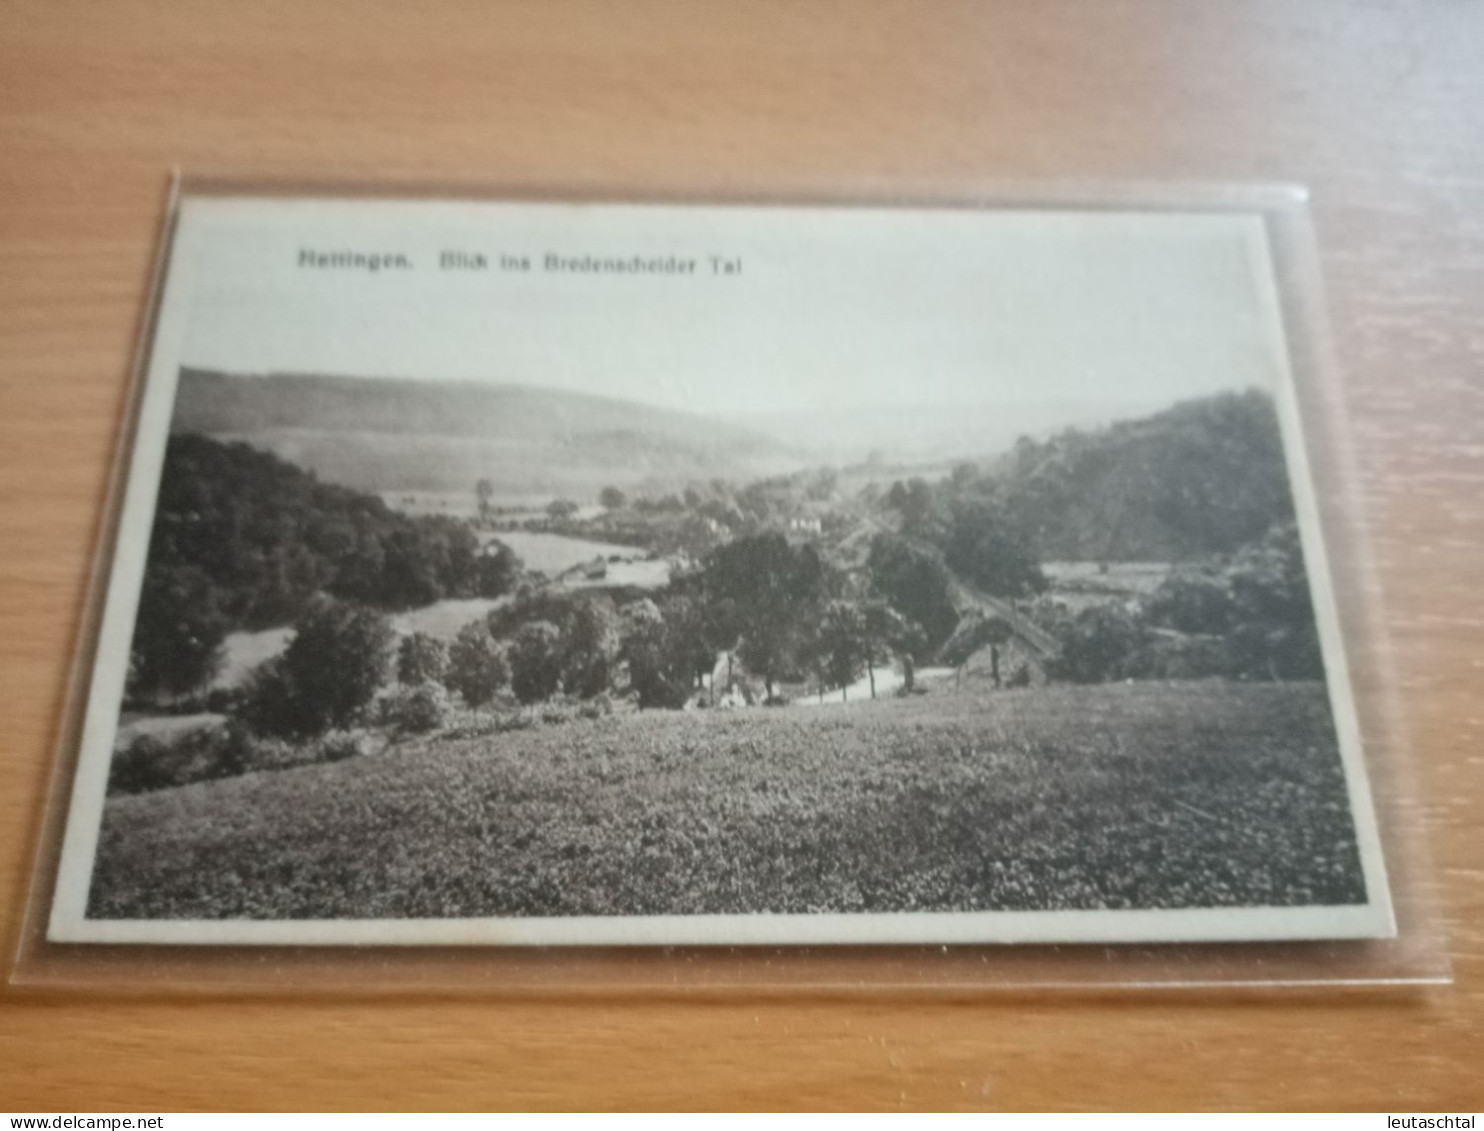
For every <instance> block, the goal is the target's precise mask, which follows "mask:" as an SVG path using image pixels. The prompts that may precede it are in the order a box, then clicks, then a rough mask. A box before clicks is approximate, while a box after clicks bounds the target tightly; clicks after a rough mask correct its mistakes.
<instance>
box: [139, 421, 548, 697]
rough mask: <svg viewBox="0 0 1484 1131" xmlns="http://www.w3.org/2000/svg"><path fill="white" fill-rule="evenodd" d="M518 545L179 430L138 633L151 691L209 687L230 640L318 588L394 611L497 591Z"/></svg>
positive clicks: (514, 566)
mask: <svg viewBox="0 0 1484 1131" xmlns="http://www.w3.org/2000/svg"><path fill="white" fill-rule="evenodd" d="M518 568H519V567H518V563H516V562H514V561H513V559H512V558H511V557H510V556H509V555H508V553H507V554H500V553H498V552H497V553H494V554H481V553H480V552H479V544H478V540H477V539H476V538H475V536H474V534H473V532H472V531H471V530H470V529H469V527H468V526H467V524H465V523H462V522H457V521H454V520H452V519H446V518H411V517H408V516H407V515H403V514H399V513H397V512H395V511H393V510H391V509H390V508H388V507H387V506H386V505H385V504H384V503H382V502H381V500H380V499H377V498H375V497H374V496H370V495H365V494H362V493H360V492H358V491H352V490H349V489H347V488H344V487H337V486H334V485H332V484H327V483H321V482H320V481H319V480H318V479H317V478H315V476H314V475H313V474H311V473H309V472H305V471H302V470H301V469H299V468H297V467H295V466H293V465H292V464H289V463H285V462H284V461H283V460H281V459H278V458H277V457H275V456H273V455H270V454H268V453H267V452H260V451H256V450H254V449H253V448H251V447H249V446H247V445H246V444H223V443H219V442H218V441H215V440H212V439H208V438H207V437H204V436H191V435H186V436H180V435H178V436H173V437H171V439H170V442H169V445H168V447H167V448H166V452H165V466H164V472H163V474H162V476H161V480H160V494H159V502H158V507H157V510H156V513H155V523H154V529H153V532H152V534H151V538H150V550H149V565H148V568H147V570H146V574H145V581H144V587H143V590H142V593H141V598H140V610H139V619H138V625H137V628H136V631H135V638H134V661H133V662H134V673H133V682H134V685H135V687H136V689H138V690H141V691H167V692H180V691H185V690H188V689H191V688H194V687H196V686H197V685H199V684H200V683H201V682H202V680H203V677H204V675H205V674H208V673H204V672H203V671H202V666H203V664H205V663H207V662H208V661H209V657H210V656H211V654H213V653H214V652H215V651H216V648H217V646H218V645H219V644H220V642H221V639H222V636H223V635H224V634H225V633H226V632H228V631H231V630H233V629H237V628H257V627H263V626H266V625H273V624H282V623H284V622H286V621H290V620H293V619H294V618H295V617H296V616H298V615H299V614H300V613H301V612H302V611H303V610H304V608H305V606H306V604H307V602H308V601H309V599H310V598H311V597H312V596H313V595H314V594H315V593H317V592H321V591H323V592H328V593H331V594H334V595H335V596H337V597H341V598H343V599H346V600H350V601H355V602H357V603H359V604H365V605H371V606H375V607H380V608H387V609H399V608H409V607H413V606H418V605H425V604H428V603H430V602H432V601H437V600H439V599H441V598H443V597H449V596H452V597H463V596H475V595H495V594H497V593H500V592H503V591H504V589H506V588H508V587H509V585H511V584H512V583H513V581H514V577H515V575H516V572H517V571H518Z"/></svg>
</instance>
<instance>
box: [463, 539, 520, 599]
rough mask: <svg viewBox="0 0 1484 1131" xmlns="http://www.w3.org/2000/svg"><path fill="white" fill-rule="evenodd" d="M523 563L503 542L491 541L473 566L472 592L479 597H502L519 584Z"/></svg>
mask: <svg viewBox="0 0 1484 1131" xmlns="http://www.w3.org/2000/svg"><path fill="white" fill-rule="evenodd" d="M524 569H525V563H524V562H522V561H521V560H520V556H519V555H518V554H516V552H515V551H514V550H512V549H511V548H510V547H509V546H507V545H506V544H505V543H504V542H501V541H500V540H499V539H498V538H496V539H492V540H491V541H490V542H489V543H487V544H486V545H485V547H484V549H483V550H482V551H481V552H480V554H479V557H478V558H477V559H476V561H475V566H474V576H475V580H474V592H475V595H476V596H480V597H503V596H505V594H507V593H509V592H511V591H512V590H513V589H514V588H515V587H516V585H517V584H518V583H519V582H520V575H521V573H522V571H524Z"/></svg>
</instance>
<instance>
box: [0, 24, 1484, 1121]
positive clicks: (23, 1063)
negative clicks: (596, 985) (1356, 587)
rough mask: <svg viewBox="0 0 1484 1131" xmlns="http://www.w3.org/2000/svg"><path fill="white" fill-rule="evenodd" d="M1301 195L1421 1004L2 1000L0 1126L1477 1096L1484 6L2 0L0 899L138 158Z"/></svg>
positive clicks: (54, 692)
mask: <svg viewBox="0 0 1484 1131" xmlns="http://www.w3.org/2000/svg"><path fill="white" fill-rule="evenodd" d="M177 164H178V165H180V166H183V167H185V168H187V169H198V170H215V171H237V172H247V173H280V174H310V175H317V176H324V175H327V174H342V175H351V176H359V175H367V176H377V175H385V176H394V177H399V178H415V179H429V178H450V179H455V180H461V181H471V182H472V181H493V182H500V183H504V184H508V185H517V186H522V185H523V186H540V185H559V186H572V185H575V186H584V185H596V186H605V187H608V188H614V189H624V188H630V189H653V188H655V187H662V188H670V189H680V190H685V189H703V190H704V189H713V190H726V191H755V190H763V191H784V192H787V191H789V190H795V191H828V190H832V189H836V188H839V187H841V186H845V187H873V186H874V187H881V188H887V189H890V188H911V187H912V186H922V185H929V184H943V183H948V184H952V185H958V186H960V187H965V188H968V187H972V186H973V185H974V184H976V183H980V182H982V181H988V180H993V179H1000V178H1007V177H1008V178H1016V179H1020V178H1065V177H1102V178H1108V177H1111V178H1135V179H1153V180H1163V179H1167V178H1175V179H1181V180H1198V181H1200V180H1251V179H1259V180H1289V181H1301V182H1305V183H1307V184H1309V185H1310V186H1311V187H1312V189H1313V191H1314V199H1315V213H1316V221H1317V226H1318V233H1319V239H1320V243H1321V252H1322V257H1323V265H1324V270H1325V272H1326V275H1327V279H1328V287H1329V308H1330V313H1331V316H1332V320H1333V327H1334V337H1335V346H1336V349H1337V352H1338V355H1339V359H1340V363H1341V366H1342V369H1343V371H1344V374H1345V377H1346V388H1347V393H1346V396H1347V400H1348V403H1349V407H1350V411H1351V413H1352V416H1353V422H1354V428H1355V431H1356V433H1357V435H1358V438H1359V440H1360V447H1361V464H1362V474H1363V480H1364V483H1363V486H1364V498H1365V504H1366V511H1367V518H1368V520H1369V521H1370V522H1371V523H1372V525H1373V534H1374V538H1375V541H1376V545H1377V551H1378V556H1379V565H1380V570H1381V575H1382V581H1383V582H1384V586H1385V598H1386V604H1385V619H1386V622H1387V625H1388V627H1389V630H1390V632H1391V633H1392V635H1393V638H1394V642H1395V645H1396V648H1397V654H1398V656H1399V658H1400V664H1399V672H1400V675H1399V679H1400V680H1401V682H1402V685H1403V686H1402V692H1403V700H1404V703H1405V706H1406V710H1407V713H1408V716H1409V723H1410V728H1411V736H1412V741H1413V744H1414V746H1415V751H1416V763H1417V766H1416V768H1417V777H1418V779H1419V783H1420V786H1421V790H1422V793H1423V799H1424V803H1423V805H1422V812H1423V813H1424V814H1425V825H1426V832H1427V836H1428V839H1429V842H1430V846H1431V850H1432V853H1433V856H1434V859H1435V867H1436V871H1437V875H1438V878H1439V880H1440V883H1441V887H1442V890H1443V897H1444V899H1445V901H1446V907H1445V918H1446V923H1445V929H1446V930H1447V931H1448V933H1449V942H1448V946H1449V949H1450V951H1451V953H1452V956H1453V961H1454V970H1455V974H1456V978H1457V983H1456V985H1455V986H1453V987H1451V988H1447V989H1438V990H1429V991H1425V992H1410V993H1385V994H1375V993H1362V994H1351V995H1344V996H1336V995H1322V994H1321V995H1314V994H1307V995H1280V996H1277V997H1266V998H1261V999H1255V998H1250V997H1248V998H1240V997H1239V998H1236V999H1233V998H1232V997H1230V996H1229V995H1222V994H1209V995H1205V996H1170V995H1162V994H1151V995H1143V996H1135V995H1133V994H1129V995H1126V996H1117V995H1113V996H1107V995H1105V996H1102V997H1093V996H1082V997H1071V998H1062V999H1057V1000H1038V999H1036V998H1034V997H1031V996H1022V997H1019V998H1011V999H990V1000H987V1001H985V1000H981V1001H977V1002H976V1001H958V1002H943V1001H931V1000H922V999H916V1000H914V999H910V998H909V999H906V1000H889V999H878V1000H864V1001H849V1000H845V1001H841V1000H829V999H823V998H818V999H810V998H804V999H795V1000H785V1001H754V1000H748V999H747V998H746V997H734V998H731V999H728V1000H723V1001H719V1002H718V1001H705V1002H676V1001H673V1000H671V1001H654V1000H650V1001H645V1000H643V999H640V1000H618V999H615V1000H605V1001H599V1002H572V1001H567V1002H562V1001H539V1002H520V1001H503V1002H502V1001H498V1000H496V1001H491V1000H488V999H479V1000H457V999H456V998H455V999H449V998H444V999H441V1000H436V1001H429V1000H422V1001H401V1002H388V1001H363V1002H347V1001H326V1000H316V1001H297V1002H285V1001H261V1000H260V1001H243V1000H236V1001H233V1000H228V999H218V1000H192V1001H184V1002H173V1003H168V1002H159V1001H154V1002H151V1001H148V1000H144V1001H140V1000H124V999H115V1000H108V999H101V998H99V997H97V996H96V995H95V996H91V997H89V996H74V997H64V998H48V999H40V998H34V997H27V996H24V995H16V994H10V995H8V996H7V997H6V998H4V999H0V1109H5V1108H10V1109H20V1110H43V1111H55V1110H60V1111H66V1110H93V1109H110V1108H111V1109H125V1110H126V1109H135V1110H138V1111H150V1110H157V1109H163V1110H171V1109H183V1108H197V1107H204V1108H215V1109H233V1108H283V1107H296V1108H310V1109H315V1108H361V1107H383V1106H397V1107H402V1108H409V1107H410V1108H414V1109H417V1108H443V1107H475V1108H486V1107H505V1106H515V1107H524V1106H539V1107H565V1106H569V1105H584V1106H597V1107H639V1106H663V1107H673V1106H694V1107H706V1108H710V1107H732V1106H743V1107H752V1106H758V1107H784V1106H823V1107H898V1106H901V1107H911V1108H917V1107H967V1108H979V1107H990V1108H995V1107H1005V1108H1016V1107H1070V1108H1108V1107H1130V1106H1132V1107H1152V1108H1166V1107H1238V1108H1269V1107H1279V1108H1282V1107H1296V1108H1306V1107H1324V1108H1336V1107H1338V1108H1372V1109H1381V1110H1388V1111H1408V1110H1421V1109H1448V1108H1455V1109H1457V1108H1469V1109H1474V1108H1478V1107H1479V1106H1480V1100H1481V1094H1484V1089H1481V1082H1480V1077H1481V1074H1484V1067H1481V1065H1484V1048H1481V1040H1480V1035H1481V1031H1484V993H1481V980H1484V882H1481V881H1484V832H1481V829H1480V823H1479V820H1478V812H1479V801H1480V799H1481V796H1484V756H1481V753H1480V750H1481V745H1480V739H1481V734H1484V710H1481V707H1480V703H1479V691H1480V672H1481V666H1484V660H1481V659H1480V656H1481V655H1484V613H1481V609H1480V599H1479V589H1480V585H1479V583H1480V582H1481V581H1484V565H1481V563H1484V556H1481V555H1484V537H1481V534H1484V503H1481V499H1484V424H1481V420H1484V403H1481V401H1484V398H1481V390H1484V314H1481V312H1484V6H1481V5H1480V4H1478V3H1462V2H1454V3H1445V2H1438V3H1431V4H1421V3H1419V4H1405V3H1394V4H1393V3H1379V2H1366V3H1353V4H1341V3H1309V4H1302V5H1299V4H1291V3H1288V2H1286V0H1277V2H1273V3H1229V4H1205V5H1194V4H1187V3H1183V2H1181V0H1169V2H1168V3H1138V2H1106V3H1097V4H1092V3H1076V2H1072V0H1054V2H1046V0H1023V2H1008V3H1003V2H1002V3H994V4H990V3H982V2H980V3H967V2H966V3H933V2H928V0H918V2H910V0H904V2H900V3H874V2H871V3H867V2H864V0H840V2H836V3H829V2H824V0H803V2H793V3H785V2H779V3H713V4H705V3H701V2H698V0H697V2H690V0H671V2H636V3H629V4H623V5H619V4H612V3H606V2H604V0H594V2H591V3H578V2H552V0H532V2H530V3H520V4H516V3H506V4H500V3H490V2H476V0H467V2H451V3H442V4H438V3H433V4H406V3H397V2H393V0H385V2H364V3H358V2H353V0H345V2H342V3H328V2H326V3H313V2H306V0H259V2H257V3H243V2H242V0H233V2H230V3H228V2H224V0H197V2H191V3H183V4H165V3H163V2H152V0H129V2H121V3H115V4H100V3H98V2H97V0H36V2H20V0H0V690H3V695H0V712H3V716H0V717H3V722H4V737H3V742H0V914H3V915H5V916H6V919H7V923H9V922H12V921H13V919H14V916H15V913H16V911H17V908H18V904H19V899H20V890H21V887H22V885H23V875H24V872H25V868H26V863H27V860H28V857H29V855H30V852H31V843H30V842H31V839H32V836H33V833H34V828H35V818H36V813H37V810H38V806H39V800H40V795H41V790H42V786H43V782H44V777H45V774H46V770H47V765H48V761H49V758H50V743H51V739H52V735H53V732H54V727H55V725H56V717H57V714H58V711H59V706H60V696H61V694H62V687H63V680H64V672H65V670H66V665H67V661H68V655H69V652H70V650H71V648H72V645H73V639H74V633H75V631H76V629H77V625H78V620H79V614H80V608H81V598H82V593H83V585H84V576H85V571H86V570H87V568H88V562H89V553H90V548H91V543H92V539H93V537H94V529H95V524H96V522H97V520H98V515H99V507H100V502H101V496H102V490H103V485H104V479H105V470H106V467H107V463H108V460H109V456H110V452H111V449H112V446H113V443H114V436H115V428H116V425H117V418H118V414H119V411H120V406H121V400H122V396H123V390H124V385H125V379H126V373H127V370H128V367H129V359H130V350H131V345H132V340H133V337H134V334H135V328H136V324H137V322H138V319H139V315H140V309H141V302H142V299H143V295H144V289H145V284H146V277H147V274H148V269H149V265H150V259H151V255H152V254H153V251H154V246H153V245H154V239H155V234H156V223H157V217H158V213H159V208H160V204H161V199H162V192H163V189H164V185H165V178H166V175H167V172H168V170H169V169H170V167H171V166H172V165H177Z"/></svg>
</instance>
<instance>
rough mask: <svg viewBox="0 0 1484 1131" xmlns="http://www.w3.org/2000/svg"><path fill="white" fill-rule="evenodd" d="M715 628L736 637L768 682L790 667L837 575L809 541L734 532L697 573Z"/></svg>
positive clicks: (795, 665)
mask: <svg viewBox="0 0 1484 1131" xmlns="http://www.w3.org/2000/svg"><path fill="white" fill-rule="evenodd" d="M700 585H701V587H702V590H703V592H704V594H705V598H706V600H707V601H708V602H709V603H711V606H712V608H713V610H714V611H715V615H716V617H717V620H716V622H715V625H716V629H717V631H718V633H719V634H720V635H721V636H723V637H724V638H725V637H730V638H731V639H732V640H737V639H738V637H739V636H740V641H739V643H738V644H737V651H738V653H739V654H740V656H741V657H742V662H743V663H744V664H746V665H747V667H748V669H749V670H751V671H753V672H756V673H757V674H758V675H759V676H761V677H762V680H763V685H764V687H765V688H766V689H767V693H768V697H769V698H772V696H773V684H774V683H775V682H776V681H777V680H779V679H781V678H783V677H784V676H786V675H788V674H790V673H792V672H794V671H796V670H797V669H798V667H799V665H800V662H801V659H802V657H801V655H800V649H801V645H803V644H804V643H805V641H806V633H807V626H808V625H809V624H810V623H811V622H812V621H813V620H814V619H815V615H816V611H817V609H818V608H819V606H820V604H821V602H823V601H824V600H825V599H826V598H827V597H828V596H829V595H830V594H831V592H833V591H834V590H835V589H837V588H838V578H837V577H836V575H835V574H834V572H833V571H832V570H831V569H830V567H829V566H828V565H827V564H826V563H825V561H824V559H823V558H821V557H820V555H819V551H818V550H817V549H816V548H815V547H814V546H813V545H812V544H810V545H802V546H794V545H791V544H790V543H789V541H788V539H786V538H785V537H784V536H783V535H782V534H778V533H769V534H758V535H754V536H752V537H748V538H739V539H737V540H736V541H734V542H729V543H727V544H725V545H723V546H720V547H718V548H717V549H716V550H714V551H713V552H712V553H711V555H710V556H709V557H708V558H707V560H706V566H705V568H704V570H702V572H701V575H700Z"/></svg>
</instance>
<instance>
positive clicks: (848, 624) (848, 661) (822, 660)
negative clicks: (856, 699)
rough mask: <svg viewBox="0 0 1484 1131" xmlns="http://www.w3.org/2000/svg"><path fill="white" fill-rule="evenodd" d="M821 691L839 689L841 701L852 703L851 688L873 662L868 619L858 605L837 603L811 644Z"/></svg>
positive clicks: (828, 610)
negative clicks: (832, 688)
mask: <svg viewBox="0 0 1484 1131" xmlns="http://www.w3.org/2000/svg"><path fill="white" fill-rule="evenodd" d="M809 653H810V656H811V658H812V659H813V661H814V668H815V670H816V671H817V672H818V674H819V677H820V685H821V688H824V687H838V688H839V689H840V700H841V702H845V701H846V700H847V699H848V694H847V688H848V687H849V685H850V684H852V683H854V682H855V679H856V677H857V676H858V675H859V674H860V673H861V670H862V669H863V668H865V667H866V666H867V664H868V663H869V662H870V656H871V650H870V641H869V639H868V637H867V635H866V618H865V616H864V614H863V613H862V611H861V609H860V606H858V605H857V604H856V603H855V602H854V601H848V600H844V599H838V598H837V599H836V600H833V601H830V602H828V603H827V604H826V605H825V606H824V608H823V609H822V610H821V611H820V615H819V621H818V624H817V625H816V628H815V632H814V638H813V640H812V641H811V642H810V644H809Z"/></svg>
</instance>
